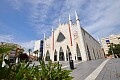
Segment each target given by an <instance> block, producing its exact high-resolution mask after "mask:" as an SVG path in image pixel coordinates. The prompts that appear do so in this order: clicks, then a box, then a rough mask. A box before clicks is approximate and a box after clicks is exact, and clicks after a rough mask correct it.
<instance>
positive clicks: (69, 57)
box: [66, 45, 72, 60]
mask: <svg viewBox="0 0 120 80" xmlns="http://www.w3.org/2000/svg"><path fill="white" fill-rule="evenodd" d="M66 54H67V56H66V58H67V59H68V60H72V54H71V51H70V48H69V46H68V45H67V50H66Z"/></svg>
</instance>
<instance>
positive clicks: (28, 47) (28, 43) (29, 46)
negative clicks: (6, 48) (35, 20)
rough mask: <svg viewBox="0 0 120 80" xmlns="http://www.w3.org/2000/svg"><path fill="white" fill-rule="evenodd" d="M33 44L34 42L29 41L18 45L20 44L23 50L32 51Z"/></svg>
mask: <svg viewBox="0 0 120 80" xmlns="http://www.w3.org/2000/svg"><path fill="white" fill-rule="evenodd" d="M34 42H35V40H31V41H27V42H19V43H18V44H20V45H21V46H22V47H24V48H25V49H33V48H34Z"/></svg>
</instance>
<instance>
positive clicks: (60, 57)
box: [59, 47, 65, 61]
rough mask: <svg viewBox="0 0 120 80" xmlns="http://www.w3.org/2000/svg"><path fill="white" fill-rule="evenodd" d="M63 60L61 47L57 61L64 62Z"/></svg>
mask: <svg viewBox="0 0 120 80" xmlns="http://www.w3.org/2000/svg"><path fill="white" fill-rule="evenodd" d="M64 60H65V58H64V52H63V49H62V47H60V51H59V61H64Z"/></svg>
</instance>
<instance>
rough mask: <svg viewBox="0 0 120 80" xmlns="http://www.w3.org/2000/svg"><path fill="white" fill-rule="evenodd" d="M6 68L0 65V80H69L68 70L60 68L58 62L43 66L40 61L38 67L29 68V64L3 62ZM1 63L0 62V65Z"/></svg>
mask: <svg viewBox="0 0 120 80" xmlns="http://www.w3.org/2000/svg"><path fill="white" fill-rule="evenodd" d="M4 61H5V63H6V64H7V66H5V67H1V65H0V80H71V79H72V78H73V77H71V76H69V74H70V72H71V71H70V70H65V69H62V68H61V65H60V64H59V62H57V63H52V61H49V62H48V64H45V62H44V61H40V65H39V66H35V65H33V66H32V67H30V66H29V63H18V64H10V63H9V61H8V60H4ZM1 62H2V61H0V63H1Z"/></svg>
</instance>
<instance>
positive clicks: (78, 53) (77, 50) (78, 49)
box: [76, 43, 82, 60]
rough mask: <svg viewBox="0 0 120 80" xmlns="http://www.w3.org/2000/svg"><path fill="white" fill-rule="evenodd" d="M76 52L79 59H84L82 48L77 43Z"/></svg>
mask: <svg viewBox="0 0 120 80" xmlns="http://www.w3.org/2000/svg"><path fill="white" fill-rule="evenodd" d="M76 52H77V59H78V60H82V57H81V53H80V48H79V46H78V44H77V43H76Z"/></svg>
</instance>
